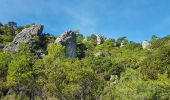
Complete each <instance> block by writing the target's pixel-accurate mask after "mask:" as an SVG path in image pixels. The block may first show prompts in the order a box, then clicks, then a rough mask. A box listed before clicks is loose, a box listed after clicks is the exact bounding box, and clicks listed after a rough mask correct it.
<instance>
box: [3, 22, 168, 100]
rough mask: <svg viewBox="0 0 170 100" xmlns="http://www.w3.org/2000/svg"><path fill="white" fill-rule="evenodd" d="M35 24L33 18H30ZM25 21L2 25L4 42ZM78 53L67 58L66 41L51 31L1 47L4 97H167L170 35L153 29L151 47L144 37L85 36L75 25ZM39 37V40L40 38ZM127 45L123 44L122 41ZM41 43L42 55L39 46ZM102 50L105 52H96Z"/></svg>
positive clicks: (65, 99)
mask: <svg viewBox="0 0 170 100" xmlns="http://www.w3.org/2000/svg"><path fill="white" fill-rule="evenodd" d="M30 25H31V24H30ZM30 25H27V26H25V27H24V26H17V23H15V22H9V23H8V24H4V25H3V24H1V25H0V45H7V44H8V43H10V42H11V41H12V40H13V38H14V37H15V32H20V31H22V29H23V28H26V27H29V26H30ZM75 32H76V33H77V34H76V36H77V37H76V40H77V55H78V56H77V58H67V57H66V56H65V52H66V51H65V47H64V46H62V45H61V44H59V43H54V41H55V39H56V36H53V35H51V34H49V33H47V34H39V35H37V36H33V37H32V40H34V43H33V44H32V45H31V47H30V45H29V46H28V45H27V44H20V45H19V50H18V51H16V52H4V51H3V50H0V99H5V98H7V99H8V97H11V96H12V97H13V99H14V98H15V99H16V100H17V99H21V100H28V99H30V100H34V99H36V100H49V99H55V100H56V99H57V100H58V99H59V100H77V99H78V100H79V99H80V100H96V99H97V100H136V99H139V100H169V99H170V80H169V78H170V36H169V35H168V36H165V37H163V38H158V37H157V36H155V35H153V36H152V39H151V41H150V43H151V45H150V47H149V49H142V46H141V44H140V43H136V42H134V41H128V39H127V38H126V37H120V38H118V39H117V40H115V39H113V38H109V39H106V40H105V41H104V42H103V43H102V44H100V45H98V44H97V40H96V35H94V34H92V35H91V36H87V37H84V36H83V35H82V34H81V33H80V31H79V30H75ZM36 40H38V41H36ZM122 43H123V44H124V46H121V48H120V45H121V44H122ZM40 48H41V49H42V50H43V51H44V56H41V57H39V56H37V55H36V53H35V51H36V50H39V49H40ZM98 52H102V54H103V55H104V56H95V54H96V53H98Z"/></svg>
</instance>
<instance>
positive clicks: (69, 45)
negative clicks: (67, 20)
mask: <svg viewBox="0 0 170 100" xmlns="http://www.w3.org/2000/svg"><path fill="white" fill-rule="evenodd" d="M55 42H57V43H60V44H61V45H63V46H65V49H66V57H70V58H76V57H77V44H76V33H75V32H74V31H72V30H69V31H65V32H64V33H63V34H61V35H60V36H59V37H58V38H57V39H56V40H55Z"/></svg>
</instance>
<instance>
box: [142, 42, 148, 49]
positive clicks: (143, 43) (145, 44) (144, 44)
mask: <svg viewBox="0 0 170 100" xmlns="http://www.w3.org/2000/svg"><path fill="white" fill-rule="evenodd" d="M149 45H150V43H149V42H148V41H146V40H145V41H143V42H142V48H143V49H147V48H148V46H149Z"/></svg>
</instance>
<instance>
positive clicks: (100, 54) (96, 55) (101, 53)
mask: <svg viewBox="0 0 170 100" xmlns="http://www.w3.org/2000/svg"><path fill="white" fill-rule="evenodd" d="M94 56H95V57H105V54H104V53H103V52H101V51H99V52H97V53H95V54H94Z"/></svg>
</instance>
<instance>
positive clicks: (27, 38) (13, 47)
mask: <svg viewBox="0 0 170 100" xmlns="http://www.w3.org/2000/svg"><path fill="white" fill-rule="evenodd" d="M42 31H43V25H37V24H33V25H30V26H29V27H28V28H25V29H23V30H22V31H21V32H19V33H18V34H17V35H16V36H15V38H14V40H13V41H12V42H11V43H10V44H9V45H7V46H5V47H4V48H3V50H4V51H17V50H18V47H19V44H21V43H24V44H28V45H30V44H33V43H35V41H36V39H34V37H36V36H38V35H39V34H41V33H42Z"/></svg>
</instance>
